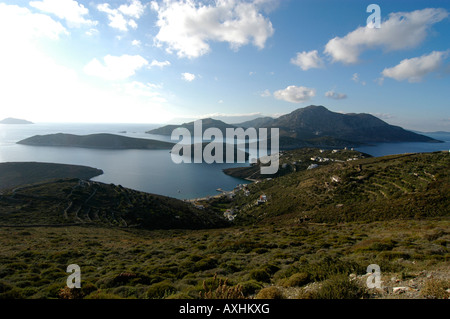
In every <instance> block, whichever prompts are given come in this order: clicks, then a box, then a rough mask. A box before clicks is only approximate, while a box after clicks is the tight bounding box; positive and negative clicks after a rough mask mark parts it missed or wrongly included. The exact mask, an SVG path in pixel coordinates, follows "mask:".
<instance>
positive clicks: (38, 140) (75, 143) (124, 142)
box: [17, 133, 175, 150]
mask: <svg viewBox="0 0 450 319" xmlns="http://www.w3.org/2000/svg"><path fill="white" fill-rule="evenodd" d="M17 144H23V145H33V146H58V147H81V148H95V149H114V150H117V149H147V150H165V149H167V150H169V149H172V147H173V146H174V145H175V144H174V143H170V142H163V141H157V140H152V139H146V138H133V137H127V136H121V135H115V134H106V133H100V134H90V135H74V134H65V133H57V134H47V135H35V136H32V137H29V138H26V139H24V140H21V141H19V142H17Z"/></svg>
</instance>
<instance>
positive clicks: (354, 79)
mask: <svg viewBox="0 0 450 319" xmlns="http://www.w3.org/2000/svg"><path fill="white" fill-rule="evenodd" d="M352 81H353V82H355V83H361V85H366V81H361V80H360V78H359V74H358V73H353V76H352Z"/></svg>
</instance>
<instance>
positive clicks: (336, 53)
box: [325, 8, 448, 64]
mask: <svg viewBox="0 0 450 319" xmlns="http://www.w3.org/2000/svg"><path fill="white" fill-rule="evenodd" d="M447 16H448V12H447V11H446V10H445V9H435V8H428V9H423V10H416V11H412V12H397V13H391V14H389V18H388V19H387V20H386V21H384V22H382V23H381V28H379V29H376V28H368V27H359V28H357V29H356V30H354V31H352V32H350V33H348V34H347V35H346V36H344V37H343V38H340V37H335V38H333V39H331V40H330V41H329V42H328V43H327V44H326V46H325V53H326V54H328V55H329V56H331V58H332V60H333V62H342V63H345V64H352V63H357V62H358V59H359V56H360V54H361V53H362V52H363V51H364V50H367V49H376V48H382V49H385V50H387V51H393V50H402V49H408V48H413V47H416V46H417V45H419V44H420V43H422V42H423V41H424V40H425V38H426V36H427V34H428V32H429V29H430V27H431V26H432V25H433V24H435V23H438V22H439V21H442V20H443V19H445V18H446V17H447Z"/></svg>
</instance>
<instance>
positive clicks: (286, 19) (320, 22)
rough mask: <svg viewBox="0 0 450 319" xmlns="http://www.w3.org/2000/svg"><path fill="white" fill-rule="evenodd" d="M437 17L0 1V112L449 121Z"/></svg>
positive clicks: (273, 2) (188, 3)
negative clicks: (326, 112)
mask: <svg viewBox="0 0 450 319" xmlns="http://www.w3.org/2000/svg"><path fill="white" fill-rule="evenodd" d="M372 3H374V4H377V5H379V7H380V9H381V25H380V28H370V27H368V26H367V18H368V17H369V15H370V14H371V13H370V12H366V9H367V6H368V5H369V4H372ZM449 14H450V3H449V2H448V1H444V0H441V1H433V0H428V1H406V0H398V1H392V0H390V1H375V0H371V1H363V0H353V1H350V0H342V1H336V0H329V1H326V0H302V1H297V0H217V1H201V2H200V1H194V0H183V1H172V0H164V1H139V0H111V1H107V0H100V1H97V0H79V1H75V0H33V1H23V0H19V1H17V0H15V1H1V0H0V38H1V39H2V42H3V44H2V50H1V52H0V70H1V72H0V88H1V94H0V105H1V108H0V118H3V117H18V118H25V119H28V120H31V121H35V122H93V123H95V122H114V123H118V122H126V123H167V122H174V123H176V122H183V121H188V120H193V119H198V118H205V117H214V118H217V119H222V120H225V121H227V122H230V123H237V122H240V121H242V120H247V119H251V118H255V117H259V116H279V115H282V114H286V113H289V112H291V111H293V110H295V109H297V108H300V107H305V106H308V105H311V104H314V105H324V106H326V107H327V108H329V109H330V110H332V111H335V112H344V113H363V112H364V113H371V114H374V115H376V116H378V117H380V118H382V119H383V120H385V121H387V122H388V123H391V124H395V125H400V126H402V127H405V128H408V129H414V130H421V131H437V130H446V131H450V44H449V43H450V42H449V39H450V19H449Z"/></svg>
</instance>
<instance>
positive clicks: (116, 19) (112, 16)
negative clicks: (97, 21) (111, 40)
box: [97, 0, 146, 31]
mask: <svg viewBox="0 0 450 319" xmlns="http://www.w3.org/2000/svg"><path fill="white" fill-rule="evenodd" d="M145 8H146V5H143V4H142V3H141V2H140V1H139V0H132V1H129V4H122V5H120V6H119V8H117V9H112V8H111V7H110V5H109V3H102V4H99V5H97V10H98V11H100V12H104V13H106V14H107V15H108V19H109V24H108V25H109V26H110V27H112V28H115V29H118V30H120V31H128V28H129V27H131V28H132V29H137V27H138V25H137V23H136V21H135V20H137V19H139V18H140V17H141V16H142V15H143V14H144V11H145Z"/></svg>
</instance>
